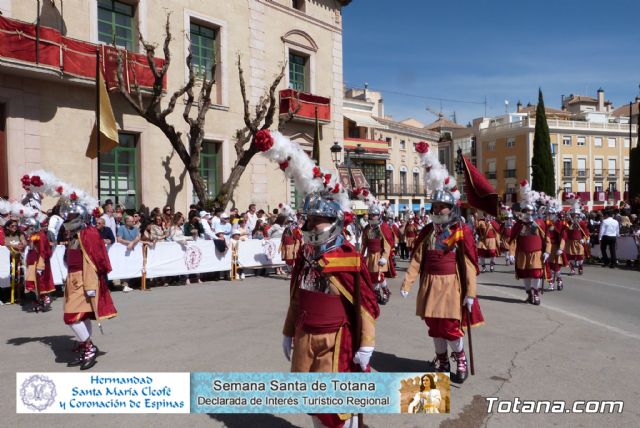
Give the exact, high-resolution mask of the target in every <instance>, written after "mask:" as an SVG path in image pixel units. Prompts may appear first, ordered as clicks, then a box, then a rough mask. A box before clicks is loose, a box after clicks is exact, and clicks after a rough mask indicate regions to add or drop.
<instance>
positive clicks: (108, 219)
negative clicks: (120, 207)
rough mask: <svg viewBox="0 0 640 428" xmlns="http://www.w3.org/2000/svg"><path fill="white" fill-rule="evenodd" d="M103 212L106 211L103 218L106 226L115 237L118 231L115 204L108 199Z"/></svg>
mask: <svg viewBox="0 0 640 428" xmlns="http://www.w3.org/2000/svg"><path fill="white" fill-rule="evenodd" d="M102 210H103V211H104V214H103V215H102V217H101V218H103V219H104V221H105V225H106V226H107V227H108V228H110V229H111V232H112V233H113V235H114V236H115V235H116V233H117V232H118V229H117V228H116V219H115V218H114V216H113V203H112V202H111V199H107V201H106V202H105V204H104V205H103V206H102Z"/></svg>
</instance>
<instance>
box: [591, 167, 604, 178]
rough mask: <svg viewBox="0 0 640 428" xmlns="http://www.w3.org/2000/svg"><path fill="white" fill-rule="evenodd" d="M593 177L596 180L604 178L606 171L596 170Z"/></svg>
mask: <svg viewBox="0 0 640 428" xmlns="http://www.w3.org/2000/svg"><path fill="white" fill-rule="evenodd" d="M593 176H594V177H596V178H602V177H603V176H604V169H594V170H593Z"/></svg>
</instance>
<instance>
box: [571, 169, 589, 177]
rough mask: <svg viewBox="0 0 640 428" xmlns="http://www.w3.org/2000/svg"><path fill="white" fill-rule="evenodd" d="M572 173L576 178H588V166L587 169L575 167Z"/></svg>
mask: <svg viewBox="0 0 640 428" xmlns="http://www.w3.org/2000/svg"><path fill="white" fill-rule="evenodd" d="M574 173H575V176H576V177H577V178H579V179H580V178H584V179H586V178H588V177H589V169H588V168H587V169H576V170H575V171H574Z"/></svg>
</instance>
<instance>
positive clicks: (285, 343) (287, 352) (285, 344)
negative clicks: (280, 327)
mask: <svg viewBox="0 0 640 428" xmlns="http://www.w3.org/2000/svg"><path fill="white" fill-rule="evenodd" d="M292 346H293V337H289V336H282V352H284V357H285V358H286V359H287V361H291V350H292Z"/></svg>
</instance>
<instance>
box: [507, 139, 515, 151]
mask: <svg viewBox="0 0 640 428" xmlns="http://www.w3.org/2000/svg"><path fill="white" fill-rule="evenodd" d="M515 146H516V139H515V138H513V137H509V138H507V148H508V149H510V148H513V147H515Z"/></svg>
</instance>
